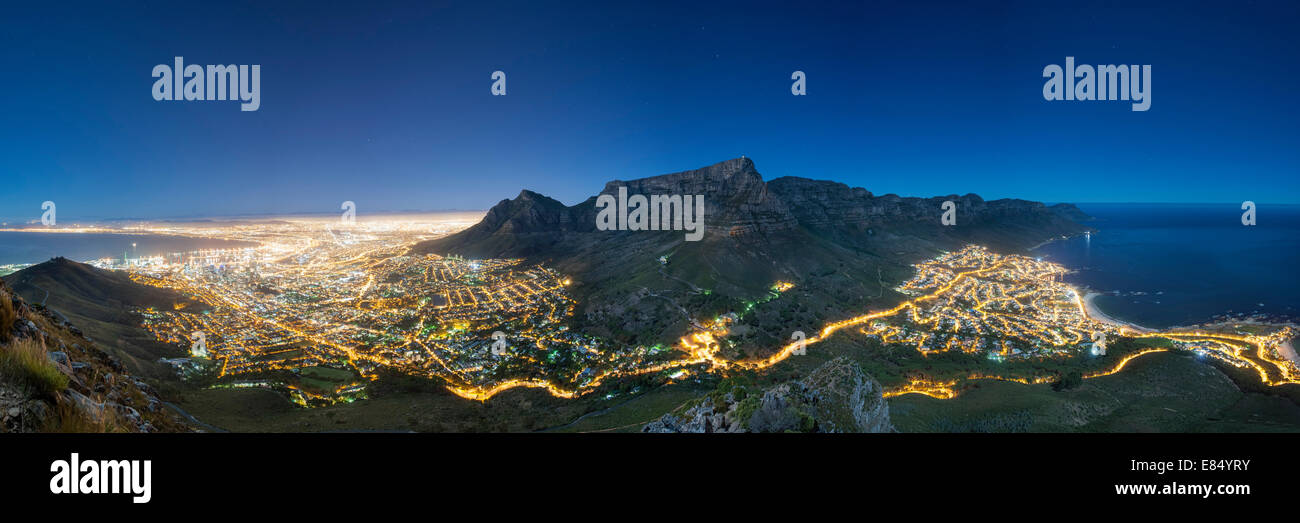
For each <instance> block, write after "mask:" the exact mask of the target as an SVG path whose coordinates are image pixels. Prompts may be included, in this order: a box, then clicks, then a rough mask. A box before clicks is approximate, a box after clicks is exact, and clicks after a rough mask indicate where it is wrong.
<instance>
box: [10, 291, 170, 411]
mask: <svg viewBox="0 0 1300 523" xmlns="http://www.w3.org/2000/svg"><path fill="white" fill-rule="evenodd" d="M193 430H194V428H193V427H191V426H190V425H189V424H188V423H186V422H185V421H184V420H183V419H182V418H181V417H180V416H179V415H177V414H176V413H174V412H172V411H171V410H170V409H168V408H167V407H166V405H165V403H164V402H163V400H162V399H161V398H160V397H159V396H158V394H157V393H156V392H155V391H154V389H153V388H152V387H151V386H150V385H148V384H146V383H145V382H144V381H142V380H140V379H138V378H137V377H136V376H133V375H132V374H131V373H130V372H129V371H128V370H127V369H126V368H125V367H124V366H123V364H122V361H121V360H119V359H117V358H115V357H113V356H112V355H111V354H109V353H107V352H105V351H104V350H102V349H100V348H99V347H98V346H97V345H96V344H95V343H94V342H93V341H92V340H91V339H90V338H88V337H87V336H86V335H85V334H84V333H82V332H81V331H80V330H79V329H77V328H76V327H73V326H72V325H71V324H69V323H68V322H67V321H66V320H65V319H63V318H62V317H60V315H59V314H57V313H54V312H53V311H51V310H49V309H48V308H46V307H43V306H41V305H40V304H30V305H29V304H28V302H27V301H26V300H24V299H23V298H22V297H20V296H17V295H15V294H14V292H13V291H12V290H10V289H9V288H8V286H7V285H5V284H4V282H2V281H0V432H189V431H193Z"/></svg>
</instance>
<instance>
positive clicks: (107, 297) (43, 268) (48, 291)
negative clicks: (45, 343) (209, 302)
mask: <svg viewBox="0 0 1300 523" xmlns="http://www.w3.org/2000/svg"><path fill="white" fill-rule="evenodd" d="M4 281H5V283H7V284H8V285H9V287H10V288H12V289H13V291H14V292H16V293H17V294H18V295H20V296H22V297H23V298H24V299H26V300H27V301H28V302H29V303H33V304H44V306H45V308H47V309H49V310H50V311H51V312H52V313H54V314H57V315H60V316H62V317H63V318H64V319H65V320H67V321H69V322H71V323H72V324H73V325H76V326H77V327H78V328H79V329H80V330H81V331H84V332H85V333H86V335H87V336H89V337H90V338H92V339H94V340H95V341H96V342H98V343H99V345H100V346H101V347H102V348H104V349H105V350H107V351H109V352H110V353H112V354H113V355H114V356H116V357H118V358H121V359H122V361H123V362H125V363H126V365H127V367H128V368H129V369H130V370H131V371H132V372H133V373H136V374H139V375H141V376H159V375H170V374H171V371H169V370H167V369H166V368H164V367H162V366H160V365H159V364H158V363H157V360H158V358H161V357H169V358H170V357H177V356H181V355H183V351H180V350H179V349H177V348H176V347H173V346H170V345H167V344H164V343H162V342H159V341H157V340H156V339H155V338H154V337H153V336H152V335H151V334H149V332H147V331H146V330H145V329H143V328H141V327H140V318H139V316H138V315H137V314H136V313H134V312H132V310H133V309H136V308H144V307H154V308H157V309H172V308H173V307H175V306H177V305H182V306H184V305H186V304H189V303H190V302H191V301H192V300H191V299H190V298H188V297H186V296H184V295H183V294H181V293H178V292H176V291H172V290H170V289H163V288H159V287H152V286H149V285H143V284H140V283H136V282H134V281H132V280H131V278H130V277H128V276H127V275H126V273H124V272H119V271H109V270H104V269H99V268H96V267H92V266H90V265H86V264H84V263H78V262H74V261H72V260H69V259H67V258H54V259H51V260H49V261H46V262H44V263H40V264H37V265H33V266H31V267H28V268H26V269H23V270H21V271H18V272H15V273H13V274H10V275H8V276H5V277H4Z"/></svg>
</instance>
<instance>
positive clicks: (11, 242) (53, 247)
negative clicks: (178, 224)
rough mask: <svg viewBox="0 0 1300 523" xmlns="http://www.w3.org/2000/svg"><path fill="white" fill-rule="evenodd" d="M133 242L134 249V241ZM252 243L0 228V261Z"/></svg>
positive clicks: (88, 257) (85, 257) (149, 252)
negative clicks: (9, 230) (19, 230)
mask: <svg viewBox="0 0 1300 523" xmlns="http://www.w3.org/2000/svg"><path fill="white" fill-rule="evenodd" d="M132 243H134V244H135V247H134V252H132V250H133V249H132V247H131V244H132ZM254 245H255V244H253V243H248V242H237V241H230V240H217V239H211V238H186V237H182V236H159V235H152V234H98V233H85V234H82V233H48V232H0V265H12V264H34V263H40V262H43V261H46V260H49V259H50V258H53V257H56V256H63V257H65V258H68V259H70V260H74V261H79V262H85V261H90V260H97V259H100V258H106V257H117V258H121V257H122V256H123V255H127V254H130V256H131V257H136V256H140V257H144V256H154V255H161V254H170V253H174V252H188V251H195V250H201V249H220V248H237V247H245V246H247V247H251V246H254Z"/></svg>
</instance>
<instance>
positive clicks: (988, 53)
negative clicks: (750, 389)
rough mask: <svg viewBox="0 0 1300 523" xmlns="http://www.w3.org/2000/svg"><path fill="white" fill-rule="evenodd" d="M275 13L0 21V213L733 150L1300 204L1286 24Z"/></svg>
mask: <svg viewBox="0 0 1300 523" xmlns="http://www.w3.org/2000/svg"><path fill="white" fill-rule="evenodd" d="M266 3H267V4H273V5H269V6H257V5H256V4H257V3H250V4H248V5H246V6H242V7H240V6H229V5H226V4H225V3H220V4H217V3H213V4H210V5H206V6H197V5H191V4H189V3H188V2H160V3H156V4H146V3H135V2H129V3H122V4H123V5H122V6H121V7H116V5H117V4H118V3H115V2H110V3H106V4H110V5H106V6H98V7H96V6H94V5H88V6H81V7H70V6H65V5H54V4H49V5H47V6H39V7H32V6H25V5H24V6H7V7H5V8H4V12H3V17H0V29H2V30H0V49H2V51H0V70H3V71H4V77H3V82H0V117H2V119H3V120H2V121H3V125H0V175H2V177H3V178H2V179H3V187H4V190H3V191H0V217H3V218H7V219H14V218H25V219H37V218H38V217H39V215H40V203H41V202H42V201H45V200H54V201H55V202H56V203H58V204H59V217H60V220H61V221H63V222H67V221H70V220H77V219H95V218H115V217H137V218H150V217H174V216H195V215H229V214H244V213H270V212H338V207H339V203H340V202H342V201H343V200H353V201H356V202H357V205H358V212H366V211H380V210H387V211H396V210H415V209H418V210H432V209H485V208H487V207H489V206H491V205H492V204H493V203H495V202H496V201H498V200H500V199H501V198H507V197H513V196H514V195H515V194H517V193H518V191H519V189H521V188H530V189H533V190H536V191H539V192H542V193H544V194H548V195H551V196H553V197H555V198H558V199H560V200H561V201H564V202H566V203H575V202H577V201H580V200H582V199H584V198H585V197H587V196H588V195H591V194H593V193H595V192H596V191H598V190H599V189H600V188H601V187H602V185H603V184H604V182H605V181H607V180H610V179H614V178H623V179H628V178H635V177H642V176H649V175H654V174H660V173H666V172H674V171H680V170H684V169H690V168H695V167H700V166H703V165H708V164H711V163H714V162H718V161H721V160H724V159H727V158H732V157H736V156H740V155H742V154H744V155H748V156H750V157H751V158H753V159H754V161H755V163H756V164H757V166H758V169H759V171H760V172H762V173H763V174H764V176H765V177H767V178H768V179H772V178H775V177H778V176H783V175H797V176H805V177H811V178H824V179H834V180H838V181H842V182H845V183H848V184H850V185H854V186H861V187H866V188H867V189H869V190H871V191H873V192H875V193H877V194H883V193H888V192H894V193H899V194H904V195H916V196H931V195H941V194H952V193H967V192H975V193H978V194H980V195H982V196H984V197H985V198H1000V197H1018V198H1026V199H1034V200H1043V201H1075V202H1096V201H1149V202H1162V201H1188V202H1240V201H1242V200H1248V199H1249V200H1255V201H1258V202H1272V203H1300V182H1298V181H1297V176H1296V174H1297V167H1298V166H1300V152H1297V151H1300V147H1298V146H1297V144H1298V143H1300V141H1298V140H1297V138H1300V124H1297V121H1298V118H1297V117H1300V111H1298V110H1297V103H1298V102H1297V93H1298V91H1297V89H1300V87H1297V75H1298V73H1297V56H1300V54H1298V52H1300V37H1296V36H1295V28H1296V27H1297V26H1298V25H1300V4H1298V3H1296V2H1222V3H1214V4H1210V5H1206V6H1196V5H1194V4H1191V3H1186V2H1177V3H1172V2H1171V5H1174V6H1173V7H1151V8H1140V9H1138V8H1131V7H1114V8H1112V7H1106V6H1101V5H1082V4H1086V2H1068V3H1060V4H1054V3H1051V2H1025V3H995V2H969V3H954V4H931V5H915V4H923V3H924V2H901V3H884V4H881V3H872V2H866V3H851V4H850V3H843V4H818V3H815V2H780V3H774V4H768V5H760V4H755V3H753V2H746V3H744V4H730V5H723V4H709V5H705V4H704V3H701V2H681V3H678V2H665V1H653V2H624V1H619V2H600V3H593V4H590V5H570V6H561V5H560V4H558V3H552V2H526V3H519V4H494V3H489V2H464V3H455V4H452V5H445V6H418V7H414V6H402V5H392V6H378V5H377V4H375V3H372V2H358V3H355V4H328V3H327V4H319V3H309V4H301V5H291V4H289V3H281V2H266ZM967 4H981V5H977V6H972V5H967ZM1110 4H1113V5H1115V6H1123V5H1125V4H1128V3H1127V2H1111V3H1110ZM177 55H181V56H184V57H185V59H186V62H187V63H200V64H230V63H234V64H260V65H261V66H262V106H261V109H260V110H259V111H258V112H251V113H250V112H241V111H239V108H238V104H237V103H235V102H157V101H154V100H153V99H152V97H151V96H150V92H151V87H152V85H153V80H154V79H153V78H152V77H151V76H150V72H151V70H152V68H153V66H154V65H156V64H160V63H165V64H171V63H172V59H173V57H174V56H177ZM1067 55H1072V56H1075V57H1076V59H1077V61H1078V62H1079V63H1088V64H1110V63H1122V64H1151V65H1152V67H1153V91H1154V92H1153V97H1152V106H1151V110H1150V111H1148V112H1133V111H1131V110H1129V105H1128V103H1125V102H1047V101H1045V100H1043V98H1042V95H1041V92H1042V86H1043V82H1044V79H1043V78H1042V77H1041V74H1042V69H1043V67H1044V66H1045V65H1047V64H1063V63H1064V60H1065V56H1067ZM497 69H500V70H504V71H505V72H506V73H507V74H508V93H509V94H508V95H507V96H505V97H493V96H491V95H490V93H489V86H490V84H491V79H490V78H489V76H490V74H491V72H492V71H493V70H497ZM796 69H798V70H803V71H805V72H806V73H807V75H808V95H807V96H805V97H794V96H791V94H790V83H791V80H790V79H789V78H790V73H791V72H792V71H794V70H796Z"/></svg>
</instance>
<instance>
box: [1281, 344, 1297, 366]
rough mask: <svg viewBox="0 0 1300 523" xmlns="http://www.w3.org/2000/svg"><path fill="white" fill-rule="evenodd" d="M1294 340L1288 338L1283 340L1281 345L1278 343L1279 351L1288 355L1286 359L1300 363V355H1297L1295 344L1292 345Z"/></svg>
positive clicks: (1283, 354) (1285, 355)
mask: <svg viewBox="0 0 1300 523" xmlns="http://www.w3.org/2000/svg"><path fill="white" fill-rule="evenodd" d="M1292 341H1293V340H1287V341H1285V342H1283V343H1282V344H1281V345H1278V347H1277V351H1278V352H1280V353H1281V354H1282V356H1284V357H1286V359H1288V360H1291V361H1293V362H1295V363H1296V364H1297V365H1300V356H1297V355H1296V353H1295V345H1292Z"/></svg>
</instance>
